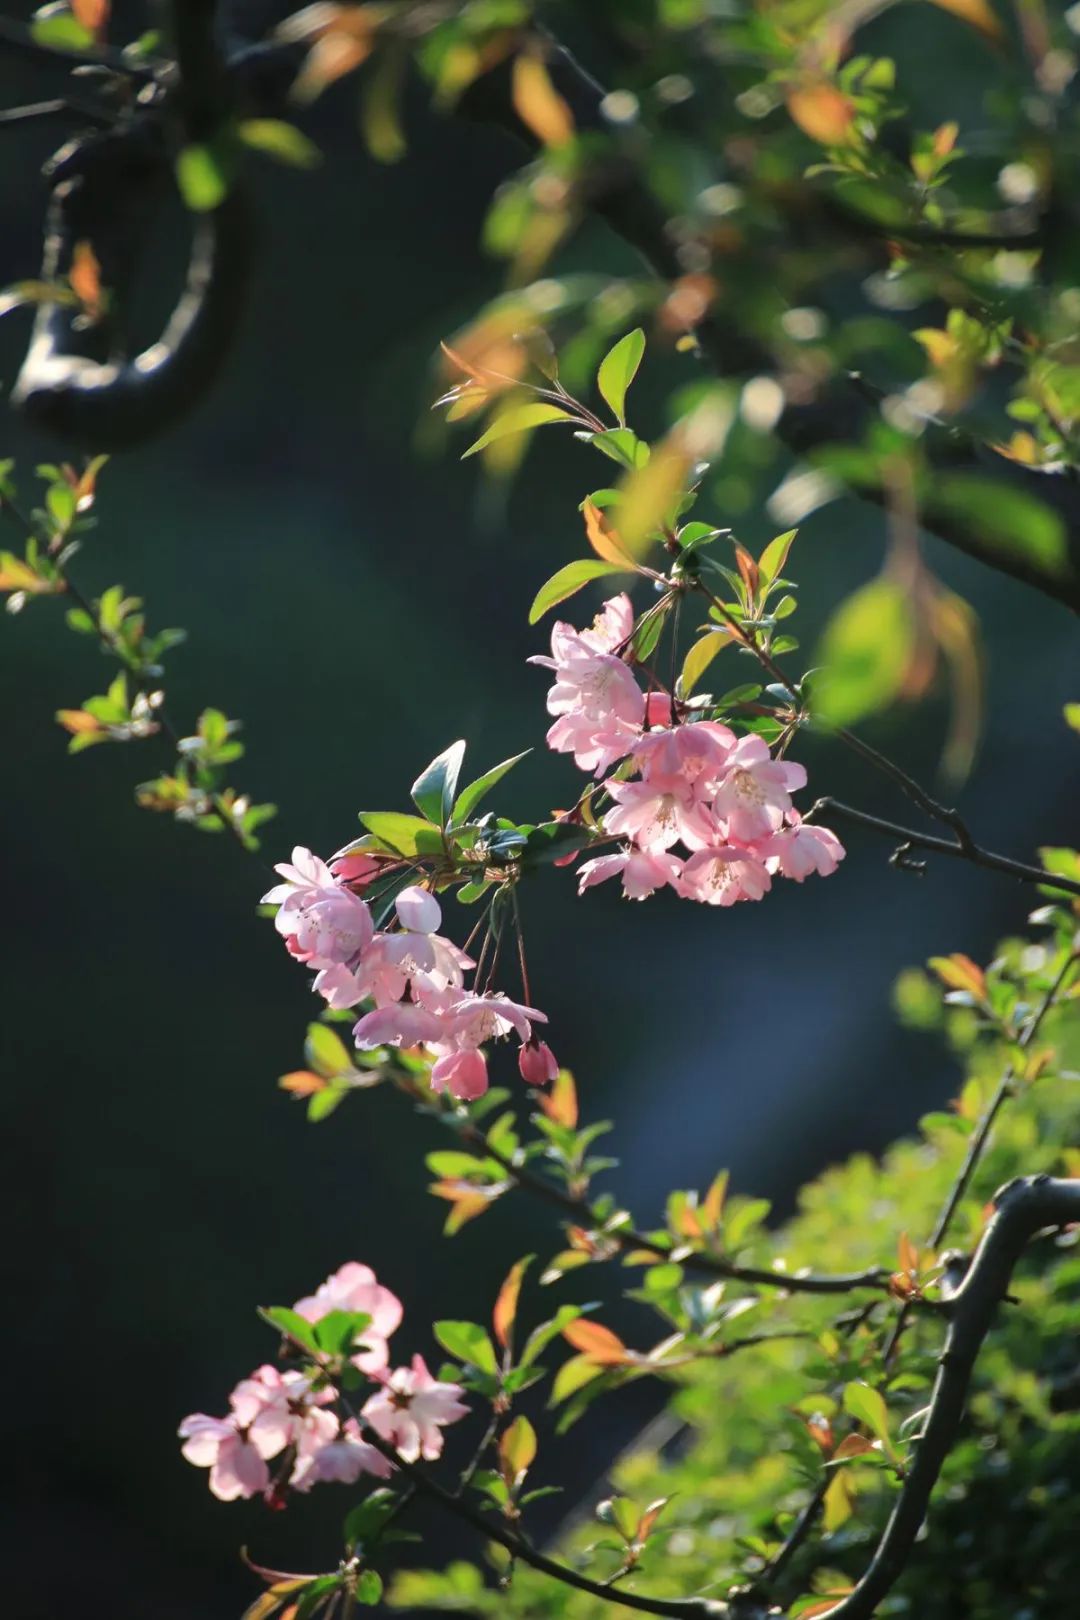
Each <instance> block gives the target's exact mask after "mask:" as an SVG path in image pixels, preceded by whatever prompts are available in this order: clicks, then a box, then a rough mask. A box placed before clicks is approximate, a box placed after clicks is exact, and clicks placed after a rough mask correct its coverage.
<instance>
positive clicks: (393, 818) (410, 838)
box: [360, 810, 439, 855]
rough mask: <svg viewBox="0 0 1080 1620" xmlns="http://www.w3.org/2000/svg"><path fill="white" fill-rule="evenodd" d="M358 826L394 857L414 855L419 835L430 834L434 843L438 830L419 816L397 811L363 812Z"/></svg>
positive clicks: (437, 836)
mask: <svg viewBox="0 0 1080 1620" xmlns="http://www.w3.org/2000/svg"><path fill="white" fill-rule="evenodd" d="M360 825H361V826H362V827H366V828H367V830H368V832H369V833H372V834H373V835H374V836H375V837H376V838H377V839H378V840H379V842H380V843H382V844H385V845H386V847H387V849H390V850H393V852H394V853H395V854H396V855H415V854H416V853H417V850H418V842H417V841H418V839H419V838H420V836H421V834H423V833H429V834H431V835H432V836H433V837H434V838H435V840H436V843H437V842H438V838H439V829H438V827H436V826H434V825H433V824H432V823H431V822H430V821H425V820H424V819H423V817H421V816H407V815H404V814H402V813H401V812H400V811H397V810H364V811H361V813H360Z"/></svg>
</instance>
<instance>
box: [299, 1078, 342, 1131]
mask: <svg viewBox="0 0 1080 1620" xmlns="http://www.w3.org/2000/svg"><path fill="white" fill-rule="evenodd" d="M351 1090H352V1087H351V1086H326V1087H325V1089H324V1090H322V1091H317V1092H316V1093H315V1094H314V1096H313V1097H309V1098H308V1105H307V1119H308V1124H309V1125H318V1124H319V1123H320V1122H321V1121H322V1120H324V1119H329V1118H330V1115H331V1114H332V1113H333V1112H334V1110H335V1108H338V1107H340V1105H341V1104H342V1103H343V1102H344V1101H345V1098H346V1097H347V1096H348V1094H349V1092H350V1091H351Z"/></svg>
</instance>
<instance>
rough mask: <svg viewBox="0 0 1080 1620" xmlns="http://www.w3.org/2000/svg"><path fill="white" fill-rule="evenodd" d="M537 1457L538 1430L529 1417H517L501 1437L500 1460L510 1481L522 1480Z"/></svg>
mask: <svg viewBox="0 0 1080 1620" xmlns="http://www.w3.org/2000/svg"><path fill="white" fill-rule="evenodd" d="M535 1457H536V1430H535V1429H534V1428H533V1426H532V1424H531V1423H530V1422H529V1420H528V1418H527V1417H525V1416H521V1417H516V1418H515V1419H514V1421H513V1423H511V1425H510V1427H509V1428H508V1429H506V1430H505V1431H504V1433H503V1434H502V1436H501V1437H500V1439H499V1460H500V1462H501V1463H502V1467H503V1472H504V1474H505V1475H506V1476H507V1480H508V1482H512V1483H515V1484H516V1483H518V1482H520V1480H521V1479H522V1477H523V1475H524V1474H526V1473H527V1472H528V1470H529V1468H530V1467H531V1465H532V1463H533V1461H534V1460H535Z"/></svg>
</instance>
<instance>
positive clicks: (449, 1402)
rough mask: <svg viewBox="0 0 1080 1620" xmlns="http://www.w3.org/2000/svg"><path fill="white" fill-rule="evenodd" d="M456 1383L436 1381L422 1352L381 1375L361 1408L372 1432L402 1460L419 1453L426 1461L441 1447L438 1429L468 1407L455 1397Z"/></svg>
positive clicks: (415, 1458) (458, 1390)
mask: <svg viewBox="0 0 1080 1620" xmlns="http://www.w3.org/2000/svg"><path fill="white" fill-rule="evenodd" d="M463 1393H464V1392H463V1390H462V1388H461V1385H460V1384H440V1383H439V1382H438V1380H437V1379H435V1378H433V1377H432V1376H431V1374H430V1373H429V1372H428V1370H427V1367H426V1365H425V1363H424V1358H423V1357H422V1356H413V1359H412V1366H411V1367H398V1368H397V1369H396V1370H395V1371H394V1372H392V1373H388V1374H385V1375H384V1378H383V1387H382V1388H381V1389H380V1390H378V1391H377V1392H376V1393H375V1394H374V1395H372V1396H371V1398H370V1400H368V1401H367V1402H366V1403H365V1405H364V1408H363V1410H362V1412H361V1414H360V1415H361V1417H362V1418H363V1419H364V1421H365V1422H366V1423H368V1424H370V1426H371V1427H372V1428H373V1429H374V1430H375V1433H376V1434H377V1435H379V1436H381V1438H382V1439H383V1440H385V1441H387V1442H388V1444H390V1445H392V1446H393V1447H394V1449H395V1451H396V1452H397V1453H398V1455H399V1457H401V1459H402V1461H403V1462H408V1463H413V1462H416V1461H418V1459H419V1458H421V1457H423V1458H425V1459H426V1460H427V1461H428V1462H431V1461H433V1460H434V1459H435V1458H436V1457H438V1456H439V1455H440V1454H441V1452H442V1448H443V1437H442V1434H441V1432H440V1431H441V1430H442V1429H443V1428H445V1427H446V1425H447V1424H448V1423H455V1422H456V1421H457V1420H458V1418H462V1417H465V1415H466V1414H467V1412H468V1410H469V1409H468V1407H467V1406H465V1405H464V1403H463V1402H462V1401H460V1400H459V1399H458V1397H459V1396H460V1395H462V1394H463Z"/></svg>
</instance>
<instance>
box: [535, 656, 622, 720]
mask: <svg viewBox="0 0 1080 1620" xmlns="http://www.w3.org/2000/svg"><path fill="white" fill-rule="evenodd" d="M547 708H548V713H549V714H571V713H573V714H582V715H587V716H588V717H589V718H591V719H593V720H596V721H598V722H601V723H603V722H610V721H611V720H622V721H624V722H625V723H626V724H627V725H631V726H638V727H640V726H641V725H642V724H643V723H644V720H645V694H644V692H643V691H642V690H641V687H640V686H639V685H638V683H637V681H636V680H635V679H634V676H633V674H632V672H631V671H630V669H628V668H627V666H626V665H625V664H624V663H623V661H622V659H621V658H615V657H613V655H612V654H611V653H594V652H590V651H589V650H588V649H584V650H583V651H582V652H581V653H579V654H577V655H576V656H575V657H573V658H572V659H571V660H570V661H569V662H568V663H565V664H560V665H559V666H558V667H557V669H556V678H555V682H554V684H553V686H552V687H551V689H550V691H549V692H548V696H547Z"/></svg>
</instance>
